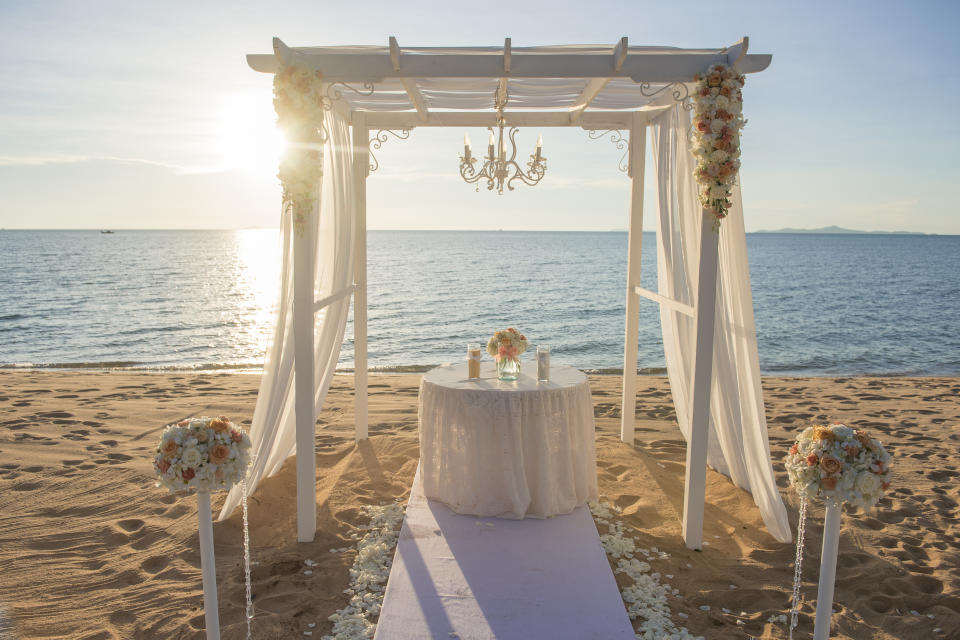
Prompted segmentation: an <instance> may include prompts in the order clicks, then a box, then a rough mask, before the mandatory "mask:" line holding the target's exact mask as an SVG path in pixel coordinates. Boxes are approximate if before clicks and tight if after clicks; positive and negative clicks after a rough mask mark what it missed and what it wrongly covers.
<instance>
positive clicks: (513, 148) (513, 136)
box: [507, 127, 520, 169]
mask: <svg viewBox="0 0 960 640" xmlns="http://www.w3.org/2000/svg"><path fill="white" fill-rule="evenodd" d="M518 131H520V130H519V129H518V128H516V127H510V133H509V134H508V135H509V138H510V159H509V160H507V164H513V165H514V166H517V163H516V159H517V132H518ZM518 169H519V167H518Z"/></svg>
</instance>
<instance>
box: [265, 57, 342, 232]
mask: <svg viewBox="0 0 960 640" xmlns="http://www.w3.org/2000/svg"><path fill="white" fill-rule="evenodd" d="M324 89H325V85H324V84H323V74H322V73H321V72H319V71H313V70H310V69H304V68H302V67H296V66H285V67H284V68H283V69H281V70H280V71H279V72H278V73H277V74H276V75H274V77H273V106H274V109H275V110H276V112H277V126H278V127H279V128H280V130H281V131H283V133H284V137H285V138H286V139H287V147H286V149H285V151H284V154H283V158H282V159H281V161H280V169H279V173H278V174H277V177H278V178H280V182H281V184H282V185H283V202H284V204H285V205H287V206H289V207H290V208H291V210H292V213H293V219H294V225H295V227H296V229H297V232H298V233H301V234H302V233H303V232H304V231H305V229H306V222H307V219H308V218H309V216H310V214H311V212H312V211H313V205H314V201H315V200H316V191H317V186H318V184H319V182H320V178H321V177H322V176H323V154H322V153H321V150H322V148H323V135H322V133H321V131H322V129H323V115H324V112H325V111H326V110H328V108H329V100H328V99H327V98H326V97H325V96H324Z"/></svg>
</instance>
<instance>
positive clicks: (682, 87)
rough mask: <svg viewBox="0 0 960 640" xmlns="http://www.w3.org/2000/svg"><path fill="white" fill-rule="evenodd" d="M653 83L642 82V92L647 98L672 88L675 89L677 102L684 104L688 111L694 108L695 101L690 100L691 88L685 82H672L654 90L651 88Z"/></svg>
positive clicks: (674, 94)
mask: <svg viewBox="0 0 960 640" xmlns="http://www.w3.org/2000/svg"><path fill="white" fill-rule="evenodd" d="M650 87H651V84H650V83H649V82H641V83H640V93H641V94H642V95H643V96H644V97H647V98H652V97H654V96H657V95H660V94H661V93H663V92H664V91H668V90H671V89H672V91H673V94H672V95H673V99H674V101H676V102H679V103H681V104H683V108H684V110H686V111H692V110H693V102H691V101H690V99H689V98H690V89H688V88H687V85H686V84H684V83H683V82H671V83H670V84H665V85H663V86H662V87H660V88H659V89H656V90H654V91H651V90H650Z"/></svg>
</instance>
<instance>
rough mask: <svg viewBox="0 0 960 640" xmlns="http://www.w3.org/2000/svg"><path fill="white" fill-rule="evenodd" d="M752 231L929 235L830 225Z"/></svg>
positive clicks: (918, 232) (915, 232)
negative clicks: (860, 229)
mask: <svg viewBox="0 0 960 640" xmlns="http://www.w3.org/2000/svg"><path fill="white" fill-rule="evenodd" d="M752 233H871V234H882V235H893V236H926V235H930V234H928V233H923V232H920V231H857V230H856V229H844V228H843V227H837V226H830V227H820V228H819V229H789V228H788V229H776V230H768V229H763V230H761V231H754V232H752Z"/></svg>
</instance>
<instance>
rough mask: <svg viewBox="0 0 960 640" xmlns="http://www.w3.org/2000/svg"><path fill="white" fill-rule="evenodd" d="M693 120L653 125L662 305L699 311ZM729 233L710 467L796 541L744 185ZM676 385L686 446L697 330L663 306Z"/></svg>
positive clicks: (724, 240)
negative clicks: (773, 414) (767, 406)
mask: <svg viewBox="0 0 960 640" xmlns="http://www.w3.org/2000/svg"><path fill="white" fill-rule="evenodd" d="M689 131H690V113H689V112H688V111H686V110H684V109H683V107H682V105H679V104H678V105H676V106H675V107H674V108H672V109H671V110H669V111H668V112H666V113H665V114H664V115H663V116H661V117H660V118H658V119H657V120H655V121H654V122H653V124H652V134H653V135H652V139H653V157H654V159H655V161H654V170H655V175H656V181H657V194H658V200H659V205H660V206H659V217H658V222H657V278H658V286H659V291H660V294H661V295H664V296H666V297H669V298H673V299H675V300H678V301H680V302H683V303H686V304H689V305H692V306H695V304H696V299H697V289H696V287H697V273H698V265H699V260H700V246H699V245H700V222H701V220H702V213H701V207H700V203H699V201H698V199H697V183H696V180H695V178H694V173H693V169H694V166H695V159H694V157H693V156H692V155H691V153H690V142H689V138H688V135H689ZM732 202H733V206H732V207H731V209H730V215H729V216H728V217H727V218H726V219H725V220H724V221H723V223H722V225H721V227H720V239H719V241H720V246H719V265H718V275H717V281H718V285H717V312H716V325H715V332H714V345H713V382H712V391H711V402H710V435H709V445H708V450H707V463H708V464H709V465H710V466H711V467H712V468H714V469H716V470H717V471H719V472H720V473H723V474H724V475H727V476H729V477H730V479H731V480H732V481H733V483H734V484H736V485H737V486H738V487H740V488H742V489H745V490H747V491H750V492H751V493H752V494H753V498H754V500H755V501H756V503H757V506H758V507H759V508H760V513H761V515H762V516H763V521H764V522H765V523H766V525H767V529H768V530H769V531H770V533H771V534H772V535H773V537H774V538H776V539H777V540H779V541H781V542H789V541H790V540H791V531H790V525H789V522H788V520H787V512H786V508H785V507H784V505H783V501H782V499H781V497H780V493H779V491H778V490H777V485H776V482H775V481H774V476H773V468H772V466H771V463H770V444H769V441H768V438H767V423H766V418H765V414H764V407H763V395H762V391H761V388H760V363H759V357H758V354H757V337H756V328H755V326H754V319H753V296H752V294H751V291H750V270H749V266H748V264H747V246H746V236H745V234H744V226H743V208H742V203H741V199H740V187H739V185H738V186H736V187H735V188H734V191H733V197H732ZM660 321H661V324H662V327H663V344H664V354H665V358H666V363H667V375H668V377H669V379H670V389H671V391H672V393H673V402H674V406H675V407H676V411H677V421H678V423H679V425H680V430H681V431H682V432H683V436H684V438H686V439H687V440H689V438H690V420H691V416H690V412H691V408H692V406H693V398H692V392H693V362H694V352H695V346H696V326H695V323H694V320H693V318H691V317H689V316H687V315H684V314H682V313H680V312H678V311H675V310H672V309H671V308H670V307H668V306H667V305H661V306H660Z"/></svg>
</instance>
